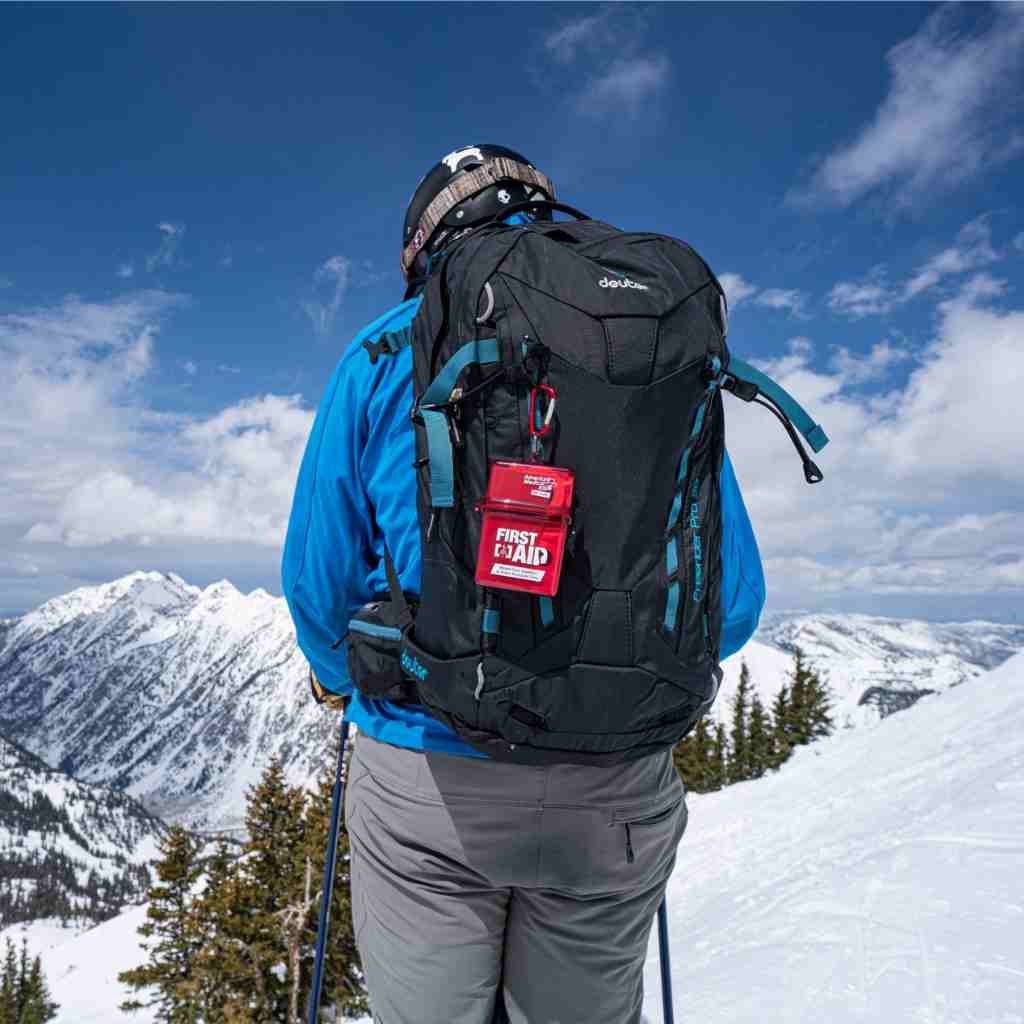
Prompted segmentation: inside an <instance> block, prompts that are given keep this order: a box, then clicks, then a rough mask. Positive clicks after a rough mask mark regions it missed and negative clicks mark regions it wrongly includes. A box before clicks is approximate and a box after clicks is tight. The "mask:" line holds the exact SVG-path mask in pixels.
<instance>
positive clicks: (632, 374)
mask: <svg viewBox="0 0 1024 1024" xmlns="http://www.w3.org/2000/svg"><path fill="white" fill-rule="evenodd" d="M602 323H603V324H604V331H605V335H606V337H607V349H608V366H607V371H606V376H607V378H608V380H609V381H611V382H612V383H613V384H649V383H650V381H651V375H652V370H653V366H654V351H655V348H656V347H657V343H658V332H659V325H660V321H659V320H658V319H657V318H655V317H641V316H633V317H609V318H608V319H606V320H603V321H602Z"/></svg>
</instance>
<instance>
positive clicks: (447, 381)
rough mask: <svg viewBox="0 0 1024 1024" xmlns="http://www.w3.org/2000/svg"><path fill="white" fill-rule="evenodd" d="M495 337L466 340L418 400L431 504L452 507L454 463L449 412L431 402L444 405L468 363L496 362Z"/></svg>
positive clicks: (497, 356)
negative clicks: (428, 465) (421, 418)
mask: <svg viewBox="0 0 1024 1024" xmlns="http://www.w3.org/2000/svg"><path fill="white" fill-rule="evenodd" d="M500 358H501V357H500V353H499V349H498V339H497V338H483V339H479V340H477V341H468V342H466V344H465V345H463V346H462V347H461V348H460V349H459V350H458V351H457V352H456V353H455V355H453V356H452V357H451V359H449V360H448V362H447V363H445V364H444V367H443V368H442V370H441V372H440V373H439V374H438V375H437V376H436V377H435V378H434V379H433V380H432V381H431V382H430V384H429V386H428V387H427V390H426V391H424V392H423V395H422V396H421V397H420V400H419V403H418V412H419V415H421V416H422V417H423V426H424V427H425V428H426V431H427V457H428V458H429V460H430V504H431V506H432V507H433V508H452V507H453V506H454V504H455V466H454V460H453V456H452V439H451V433H450V432H449V429H448V416H447V415H446V414H445V413H444V412H443V411H442V410H441V409H432V408H430V407H431V406H438V405H444V404H445V403H446V402H447V401H448V400H449V399H450V398H451V393H452V389H453V388H454V387H455V383H456V381H458V379H459V374H460V373H462V371H463V370H464V369H465V368H466V367H467V366H469V365H470V364H471V363H496V362H498V360H499V359H500Z"/></svg>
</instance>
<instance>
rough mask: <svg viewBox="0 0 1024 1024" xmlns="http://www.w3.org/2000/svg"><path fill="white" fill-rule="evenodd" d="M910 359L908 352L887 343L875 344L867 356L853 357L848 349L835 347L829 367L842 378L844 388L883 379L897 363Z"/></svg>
mask: <svg viewBox="0 0 1024 1024" xmlns="http://www.w3.org/2000/svg"><path fill="white" fill-rule="evenodd" d="M908 359H910V352H908V351H907V350H906V349H905V348H901V347H899V346H896V345H893V344H892V343H891V342H889V341H879V342H876V343H875V344H874V345H873V346H872V347H871V351H870V352H868V354H867V355H865V356H861V355H854V354H853V353H851V352H850V350H849V349H848V348H845V347H844V346H837V347H836V348H835V350H834V352H833V355H832V360H831V365H832V368H833V369H834V370H835V372H836V373H837V374H838V375H839V376H840V377H841V378H842V381H843V385H844V387H851V386H855V385H858V384H867V383H871V382H874V381H880V380H882V379H884V377H885V376H886V374H887V373H888V372H889V370H891V369H892V367H893V366H895V365H896V364H897V363H903V362H906V361H907V360H908Z"/></svg>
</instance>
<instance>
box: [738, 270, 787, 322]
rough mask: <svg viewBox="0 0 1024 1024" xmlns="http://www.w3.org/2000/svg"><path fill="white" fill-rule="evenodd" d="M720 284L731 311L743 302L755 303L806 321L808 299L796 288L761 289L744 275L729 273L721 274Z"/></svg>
mask: <svg viewBox="0 0 1024 1024" xmlns="http://www.w3.org/2000/svg"><path fill="white" fill-rule="evenodd" d="M718 282H719V284H721V286H722V290H723V291H724V292H725V298H726V301H727V302H728V303H729V309H730V311H731V310H734V309H736V307H737V306H739V305H740V304H741V303H743V302H753V303H755V304H756V305H758V306H764V307H765V308H767V309H780V310H785V311H787V312H788V313H789V314H790V315H791V316H793V317H796V318H798V319H805V318H806V316H807V314H806V313H805V312H804V308H805V306H806V304H807V298H806V296H805V295H804V294H803V292H801V291H799V290H798V289H796V288H759V287H758V286H757V285H755V284H751V283H750V282H749V281H747V280H745V279H744V278H743V277H742V275H740V274H735V273H732V272H729V271H727V272H726V273H724V274H719V275H718Z"/></svg>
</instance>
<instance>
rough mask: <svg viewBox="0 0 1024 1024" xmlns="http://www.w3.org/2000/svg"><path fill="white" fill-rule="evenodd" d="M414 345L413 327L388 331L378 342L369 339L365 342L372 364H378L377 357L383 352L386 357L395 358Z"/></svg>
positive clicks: (364, 345) (364, 346)
mask: <svg viewBox="0 0 1024 1024" xmlns="http://www.w3.org/2000/svg"><path fill="white" fill-rule="evenodd" d="M410 344H412V327H403V328H401V329H400V330H397V331H388V332H386V333H384V334H382V335H380V336H379V337H378V338H377V339H376V341H370V340H369V339H367V340H366V341H364V342H363V348H365V349H366V352H367V354H368V355H369V357H370V362H371V363H376V362H377V357H378V356H380V354H381V353H382V352H383V353H385V354H386V355H389V356H394V355H397V354H398V353H399V352H401V351H402V349H403V348H406V347H407V346H408V345H410Z"/></svg>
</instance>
